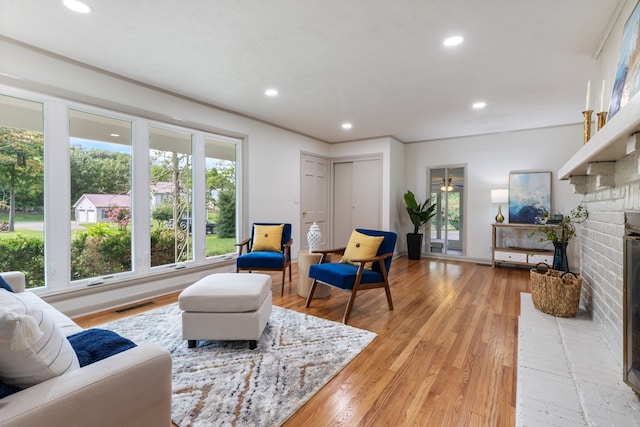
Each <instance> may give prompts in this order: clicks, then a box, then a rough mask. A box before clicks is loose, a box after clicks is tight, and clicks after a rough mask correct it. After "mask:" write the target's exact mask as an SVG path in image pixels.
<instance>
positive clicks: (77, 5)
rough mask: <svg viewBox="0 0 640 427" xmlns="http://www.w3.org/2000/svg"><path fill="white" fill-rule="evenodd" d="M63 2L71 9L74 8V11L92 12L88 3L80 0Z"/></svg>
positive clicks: (65, 0)
mask: <svg viewBox="0 0 640 427" xmlns="http://www.w3.org/2000/svg"><path fill="white" fill-rule="evenodd" d="M62 3H63V4H64V5H65V6H67V7H68V8H69V9H71V10H73V11H74V12H78V13H89V12H91V8H90V7H89V6H88V5H87V4H85V3H82V2H81V1H79V0H64V1H63V2H62Z"/></svg>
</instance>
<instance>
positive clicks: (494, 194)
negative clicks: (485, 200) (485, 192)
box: [491, 188, 509, 224]
mask: <svg viewBox="0 0 640 427" xmlns="http://www.w3.org/2000/svg"><path fill="white" fill-rule="evenodd" d="M508 201H509V191H507V190H506V189H503V188H501V189H498V190H491V203H497V204H498V215H496V223H498V224H501V223H502V222H503V221H504V216H503V215H502V203H507V202H508Z"/></svg>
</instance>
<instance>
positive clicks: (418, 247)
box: [407, 233, 422, 259]
mask: <svg viewBox="0 0 640 427" xmlns="http://www.w3.org/2000/svg"><path fill="white" fill-rule="evenodd" d="M421 255H422V233H407V258H409V259H420V258H421Z"/></svg>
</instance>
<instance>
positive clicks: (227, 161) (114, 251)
mask: <svg viewBox="0 0 640 427" xmlns="http://www.w3.org/2000/svg"><path fill="white" fill-rule="evenodd" d="M2 90H3V92H4V93H2V94H0V271H9V270H21V271H24V272H25V275H26V278H27V287H29V288H39V287H42V288H45V289H49V290H69V289H70V288H71V289H72V288H74V287H82V286H87V285H97V284H100V285H103V284H109V283H126V282H127V281H128V280H138V279H140V278H141V277H145V276H148V275H153V274H156V273H157V272H158V271H161V269H163V268H174V269H175V268H178V267H179V268H187V269H188V268H190V266H195V267H197V266H199V265H201V264H203V263H207V264H211V263H217V262H220V261H224V260H226V259H228V258H229V256H230V255H231V254H234V253H235V246H234V243H235V241H236V235H235V233H236V230H235V227H236V209H237V208H236V206H237V205H238V203H237V200H238V198H239V197H240V195H239V191H238V188H237V180H236V176H237V170H236V168H237V164H238V153H239V152H240V151H239V143H240V140H238V139H236V138H232V137H227V136H224V135H217V134H213V133H210V132H207V131H203V130H201V129H195V128H185V127H179V126H176V125H175V124H168V123H167V124H164V123H160V122H151V121H150V120H149V119H146V118H141V117H135V116H131V115H129V114H127V113H121V112H115V111H109V110H104V109H100V108H98V107H95V108H94V107H88V106H84V105H76V104H74V103H72V102H67V101H64V100H60V99H53V98H51V97H48V96H45V95H39V94H35V93H27V94H26V95H24V94H25V93H26V92H23V91H20V90H18V89H15V90H14V89H13V88H8V89H7V88H3V89H2ZM16 94H18V95H16ZM45 133H46V135H45ZM45 172H46V173H45ZM45 207H47V209H46V210H45ZM45 235H46V236H47V242H45ZM45 243H50V244H45Z"/></svg>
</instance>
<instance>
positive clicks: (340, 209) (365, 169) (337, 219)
mask: <svg viewBox="0 0 640 427" xmlns="http://www.w3.org/2000/svg"><path fill="white" fill-rule="evenodd" d="M381 176H382V171H381V168H380V160H379V159H374V160H358V161H349V162H340V163H334V167H333V214H334V215H333V224H334V227H333V230H334V234H333V242H334V246H335V247H342V246H346V244H347V242H348V241H349V236H350V235H351V232H352V231H353V230H354V229H355V228H371V229H380V217H381V210H382V196H381V193H380V191H381V188H382V182H381V181H382V180H381Z"/></svg>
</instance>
